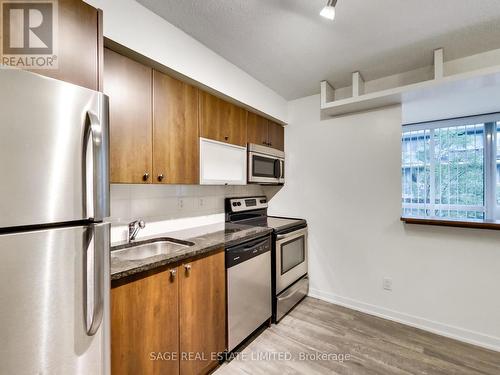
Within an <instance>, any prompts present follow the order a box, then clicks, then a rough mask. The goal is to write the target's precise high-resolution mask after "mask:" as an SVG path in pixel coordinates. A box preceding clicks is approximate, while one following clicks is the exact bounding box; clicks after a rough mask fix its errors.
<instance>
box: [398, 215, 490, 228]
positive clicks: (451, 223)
mask: <svg viewBox="0 0 500 375" xmlns="http://www.w3.org/2000/svg"><path fill="white" fill-rule="evenodd" d="M401 221H402V222H404V223H405V224H420V225H438V226H443V227H459V228H476V229H492V230H500V220H467V221H465V220H454V219H446V220H442V219H430V218H418V217H402V218H401Z"/></svg>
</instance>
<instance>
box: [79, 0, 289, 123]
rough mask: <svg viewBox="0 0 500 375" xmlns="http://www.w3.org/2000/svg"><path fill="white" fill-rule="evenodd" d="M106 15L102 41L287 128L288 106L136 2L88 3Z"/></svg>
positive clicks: (94, 0)
mask: <svg viewBox="0 0 500 375" xmlns="http://www.w3.org/2000/svg"><path fill="white" fill-rule="evenodd" d="M84 1H85V2H87V3H89V4H90V5H92V6H94V7H96V8H100V9H102V10H103V12H104V36H105V37H107V38H109V39H111V40H113V41H115V42H117V43H119V44H121V45H124V46H126V47H128V48H130V49H132V50H134V51H136V52H138V53H140V54H142V55H144V56H146V57H148V58H150V59H152V60H155V61H157V62H158V63H160V64H162V65H164V66H166V67H168V68H170V69H173V70H175V71H177V72H179V73H181V74H183V75H185V76H187V77H189V78H191V79H194V80H195V81H198V82H200V83H201V84H204V85H206V86H208V87H210V88H212V89H214V90H216V91H219V92H221V93H222V94H225V95H227V96H229V97H231V98H233V99H235V100H238V101H240V102H241V103H244V104H246V105H248V106H250V107H253V108H255V109H257V110H259V111H261V112H264V113H265V114H267V115H269V116H272V117H274V118H276V119H278V120H281V121H283V122H287V113H286V101H285V99H283V98H282V97H281V96H280V95H278V94H277V93H275V92H274V91H272V90H271V89H269V88H268V87H267V86H265V85H264V84H262V83H260V82H259V81H257V80H256V79H255V78H253V77H251V76H250V75H249V74H247V73H245V72H244V71H243V70H241V69H240V68H238V67H236V66H235V65H233V64H232V63H230V62H229V61H227V60H225V59H224V58H222V57H221V56H219V55H218V54H216V53H215V52H213V51H212V50H210V49H208V48H207V47H205V46H204V45H203V44H201V43H200V42H198V41H197V40H195V39H193V38H192V37H190V36H189V35H187V34H186V33H184V32H183V31H182V30H180V29H178V28H176V27H175V26H173V25H172V24H171V23H169V22H167V21H165V20H164V19H163V18H161V17H159V16H157V15H156V14H154V13H153V12H151V11H149V10H148V9H147V8H145V7H143V6H142V5H141V4H139V3H137V2H136V1H134V0H84Z"/></svg>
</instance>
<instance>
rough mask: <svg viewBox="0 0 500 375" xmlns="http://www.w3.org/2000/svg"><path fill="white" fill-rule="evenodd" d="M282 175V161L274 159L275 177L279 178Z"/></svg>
mask: <svg viewBox="0 0 500 375" xmlns="http://www.w3.org/2000/svg"><path fill="white" fill-rule="evenodd" d="M280 176H281V162H280V160H279V159H275V160H274V177H275V178H277V179H279V178H280Z"/></svg>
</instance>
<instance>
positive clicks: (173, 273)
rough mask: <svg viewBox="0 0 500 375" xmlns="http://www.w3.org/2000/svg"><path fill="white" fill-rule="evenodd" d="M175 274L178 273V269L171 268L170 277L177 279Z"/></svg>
mask: <svg viewBox="0 0 500 375" xmlns="http://www.w3.org/2000/svg"><path fill="white" fill-rule="evenodd" d="M175 275H177V270H176V269H171V270H170V278H171V279H175Z"/></svg>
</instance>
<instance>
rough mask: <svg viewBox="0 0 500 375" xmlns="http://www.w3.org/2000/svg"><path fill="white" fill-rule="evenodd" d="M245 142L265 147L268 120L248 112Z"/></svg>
mask: <svg viewBox="0 0 500 375" xmlns="http://www.w3.org/2000/svg"><path fill="white" fill-rule="evenodd" d="M247 142H248V143H255V144H257V145H263V146H267V144H268V120H267V119H266V118H264V117H262V116H259V115H257V114H255V113H252V112H248V120H247Z"/></svg>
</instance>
